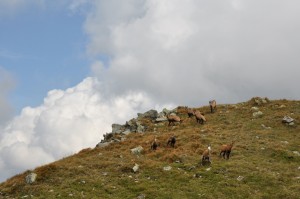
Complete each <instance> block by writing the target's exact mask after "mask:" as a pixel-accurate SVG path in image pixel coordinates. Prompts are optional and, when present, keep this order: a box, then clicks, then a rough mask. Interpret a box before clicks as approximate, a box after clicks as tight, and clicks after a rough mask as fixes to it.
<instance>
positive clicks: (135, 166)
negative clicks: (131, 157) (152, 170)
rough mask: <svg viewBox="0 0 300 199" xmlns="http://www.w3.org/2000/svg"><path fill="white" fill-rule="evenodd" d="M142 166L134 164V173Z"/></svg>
mask: <svg viewBox="0 0 300 199" xmlns="http://www.w3.org/2000/svg"><path fill="white" fill-rule="evenodd" d="M139 168H140V166H139V165H138V164H136V163H135V165H134V166H133V168H132V170H133V172H134V173H136V172H137V171H138V170H139Z"/></svg>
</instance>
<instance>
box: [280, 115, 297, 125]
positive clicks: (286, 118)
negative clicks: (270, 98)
mask: <svg viewBox="0 0 300 199" xmlns="http://www.w3.org/2000/svg"><path fill="white" fill-rule="evenodd" d="M292 122H294V119H293V118H291V117H290V116H284V117H283V118H282V123H287V124H290V123H292Z"/></svg>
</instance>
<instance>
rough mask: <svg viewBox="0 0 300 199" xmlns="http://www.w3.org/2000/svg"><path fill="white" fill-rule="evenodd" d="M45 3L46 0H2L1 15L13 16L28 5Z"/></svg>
mask: <svg viewBox="0 0 300 199" xmlns="http://www.w3.org/2000/svg"><path fill="white" fill-rule="evenodd" d="M44 3H45V2H44V0H1V1H0V17H1V16H13V15H15V14H16V13H18V12H19V11H21V10H23V9H24V8H26V7H29V6H32V5H37V6H43V5H44Z"/></svg>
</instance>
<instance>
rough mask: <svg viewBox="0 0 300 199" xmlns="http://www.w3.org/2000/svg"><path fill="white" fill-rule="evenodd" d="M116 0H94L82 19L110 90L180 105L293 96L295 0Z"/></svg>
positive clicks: (298, 26) (299, 25) (298, 48)
mask: <svg viewBox="0 0 300 199" xmlns="http://www.w3.org/2000/svg"><path fill="white" fill-rule="evenodd" d="M121 4H122V5H120V3H119V2H118V1H95V2H94V6H93V10H92V12H91V13H90V14H89V15H88V17H87V20H86V23H85V30H86V32H87V34H88V35H89V37H90V43H89V45H88V52H89V53H90V55H94V56H95V55H101V54H103V53H107V54H109V56H110V57H111V59H110V61H109V62H108V63H103V65H104V66H106V67H105V68H106V70H105V71H102V73H103V74H105V75H103V74H102V76H101V78H103V79H104V81H105V82H108V83H109V84H110V87H111V88H112V89H113V90H114V91H116V92H122V91H126V90H128V88H130V89H133V90H143V91H145V92H147V93H150V94H151V95H152V96H153V98H154V99H155V100H156V101H158V102H167V101H172V102H174V103H176V104H183V103H184V104H187V105H198V104H207V101H208V100H209V99H211V98H216V99H218V101H219V102H226V103H227V102H230V103H232V102H237V101H243V100H247V99H249V98H251V97H252V96H268V97H270V98H292V99H297V98H299V92H298V91H297V85H298V84H299V79H298V77H297V76H298V74H299V70H300V69H299V67H298V65H299V62H300V61H299V58H298V54H299V52H300V44H299V37H300V36H299V35H300V34H299V33H300V16H299V12H298V8H299V7H300V2H299V1H295V0H294V1H293V0H292V1H289V2H288V3H286V2H283V1H273V0H263V1H237V0H227V1H223V0H219V1H201V0H200V1H199V0H188V1H181V0H164V1H158V0H144V1H140V0H130V3H128V2H127V3H121ZM123 4H125V5H123ZM98 65H99V64H98ZM97 74H98V76H99V73H97ZM105 77H106V78H105ZM118 82H126V83H122V84H120V83H118Z"/></svg>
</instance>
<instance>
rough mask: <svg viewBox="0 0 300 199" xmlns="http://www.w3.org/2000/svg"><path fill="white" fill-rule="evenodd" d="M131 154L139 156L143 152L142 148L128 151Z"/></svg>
mask: <svg viewBox="0 0 300 199" xmlns="http://www.w3.org/2000/svg"><path fill="white" fill-rule="evenodd" d="M130 150H131V153H132V154H135V155H139V154H141V153H142V152H143V151H144V148H143V147H142V146H138V147H136V148H133V149H130Z"/></svg>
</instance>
